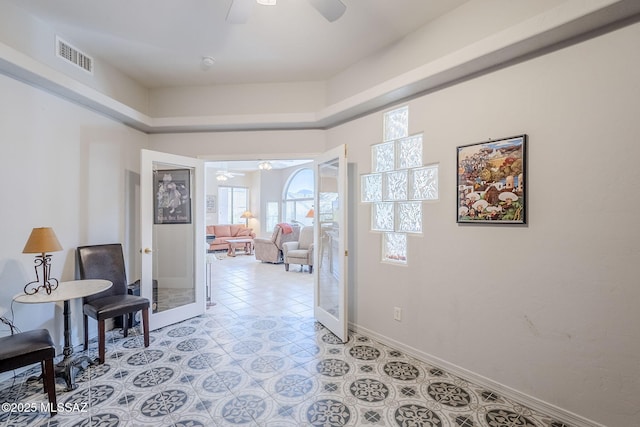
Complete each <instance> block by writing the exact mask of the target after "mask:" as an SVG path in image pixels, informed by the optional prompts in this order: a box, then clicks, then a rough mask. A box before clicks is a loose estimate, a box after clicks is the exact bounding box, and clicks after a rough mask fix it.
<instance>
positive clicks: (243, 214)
mask: <svg viewBox="0 0 640 427" xmlns="http://www.w3.org/2000/svg"><path fill="white" fill-rule="evenodd" d="M240 218H244V219H246V220H247V224H246V226H247V228H249V218H253V214H252V213H251V211H244V212H243V213H242V215H240Z"/></svg>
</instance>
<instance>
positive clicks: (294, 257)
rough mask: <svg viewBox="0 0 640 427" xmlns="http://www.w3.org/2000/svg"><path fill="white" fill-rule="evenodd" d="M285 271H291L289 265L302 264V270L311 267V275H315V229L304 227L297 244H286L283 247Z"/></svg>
mask: <svg viewBox="0 0 640 427" xmlns="http://www.w3.org/2000/svg"><path fill="white" fill-rule="evenodd" d="M282 252H283V256H284V269H285V270H286V271H289V264H300V269H301V271H302V267H303V266H305V265H308V266H309V274H311V273H313V227H311V226H307V227H302V229H301V230H300V238H299V239H298V241H297V242H285V243H284V244H283V245H282Z"/></svg>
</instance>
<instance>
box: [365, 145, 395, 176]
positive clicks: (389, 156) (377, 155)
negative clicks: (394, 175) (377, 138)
mask: <svg viewBox="0 0 640 427" xmlns="http://www.w3.org/2000/svg"><path fill="white" fill-rule="evenodd" d="M371 163H372V165H373V167H372V169H373V172H385V171H390V170H393V168H394V166H395V144H394V143H393V141H392V142H385V143H382V144H376V145H374V146H373V147H371Z"/></svg>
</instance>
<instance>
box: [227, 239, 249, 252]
mask: <svg viewBox="0 0 640 427" xmlns="http://www.w3.org/2000/svg"><path fill="white" fill-rule="evenodd" d="M227 243H229V250H228V251H227V256H236V250H238V249H243V250H244V254H245V255H252V254H253V239H227Z"/></svg>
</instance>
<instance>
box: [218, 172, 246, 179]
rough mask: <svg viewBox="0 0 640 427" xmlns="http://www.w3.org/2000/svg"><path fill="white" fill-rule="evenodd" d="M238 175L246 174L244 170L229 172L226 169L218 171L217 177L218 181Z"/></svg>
mask: <svg viewBox="0 0 640 427" xmlns="http://www.w3.org/2000/svg"><path fill="white" fill-rule="evenodd" d="M236 176H244V174H243V173H242V172H229V171H224V170H223V171H217V172H216V179H217V180H218V181H226V180H228V179H229V178H234V177H236Z"/></svg>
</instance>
